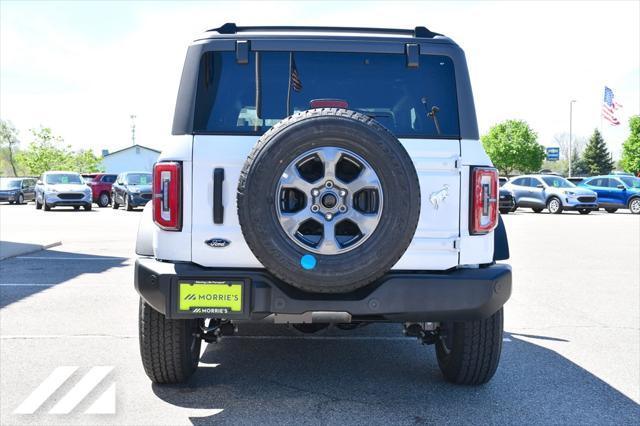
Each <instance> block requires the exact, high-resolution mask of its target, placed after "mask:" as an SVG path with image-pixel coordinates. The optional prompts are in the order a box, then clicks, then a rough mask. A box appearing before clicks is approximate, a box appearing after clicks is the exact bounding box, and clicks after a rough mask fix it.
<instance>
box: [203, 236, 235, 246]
mask: <svg viewBox="0 0 640 426" xmlns="http://www.w3.org/2000/svg"><path fill="white" fill-rule="evenodd" d="M204 243H205V244H206V245H208V246H209V247H213V248H222V247H226V246H228V245H229V244H231V241H229V240H225V239H224V238H211V239H209V240H207V241H205V242H204Z"/></svg>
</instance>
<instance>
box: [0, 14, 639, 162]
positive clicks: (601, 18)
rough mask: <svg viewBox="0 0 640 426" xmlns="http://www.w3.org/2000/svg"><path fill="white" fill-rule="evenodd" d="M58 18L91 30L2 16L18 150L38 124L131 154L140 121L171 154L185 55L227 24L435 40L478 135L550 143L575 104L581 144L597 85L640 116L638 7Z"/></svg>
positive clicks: (5, 109) (597, 99) (5, 104)
mask: <svg viewBox="0 0 640 426" xmlns="http://www.w3.org/2000/svg"><path fill="white" fill-rule="evenodd" d="M111 6H112V7H114V8H123V6H122V3H114V4H112V5H111ZM65 8H67V9H65ZM60 9H61V10H62V12H60V13H63V14H64V13H65V12H66V11H67V10H68V11H69V13H70V15H69V16H71V12H73V17H74V18H78V19H80V18H82V19H85V20H88V22H83V25H82V29H81V30H79V29H77V28H75V27H74V26H73V25H71V24H73V22H71V24H69V25H57V20H56V19H55V17H53V16H52V15H51V13H48V12H47V13H45V12H40V8H39V4H33V5H32V6H31V9H27V10H26V11H25V9H20V10H13V9H11V8H8V7H7V6H6V5H4V6H3V10H2V14H0V16H1V17H0V19H1V21H0V23H1V30H0V31H1V32H0V35H1V37H0V90H1V96H0V114H1V115H2V117H3V118H7V119H11V120H12V121H13V122H14V123H15V124H16V125H17V126H18V127H19V128H20V129H21V131H22V136H23V138H25V139H28V138H27V137H26V136H27V133H26V129H28V128H31V127H36V126H38V125H40V124H43V125H47V126H51V127H53V128H54V131H55V132H57V133H59V134H61V135H63V136H64V137H65V139H66V140H67V142H69V143H71V144H73V145H74V146H75V147H92V148H94V149H96V150H98V151H99V150H100V149H101V148H109V149H111V150H113V149H116V148H118V147H122V146H125V145H127V144H128V143H129V141H130V129H129V114H132V113H135V114H136V115H137V117H138V119H137V141H138V142H139V143H141V144H143V145H150V146H154V147H160V148H162V147H163V146H165V144H167V143H170V136H169V134H170V130H171V123H172V114H173V107H174V103H175V96H176V91H177V86H178V81H179V77H180V72H181V68H182V62H183V60H184V55H185V52H186V47H187V46H188V44H189V42H190V41H191V40H192V39H193V37H194V36H195V35H197V34H198V33H199V32H201V31H202V30H203V29H207V28H211V27H214V26H217V25H219V24H221V23H223V22H225V21H236V22H237V23H238V24H248V25H251V24H264V25H343V26H383V27H407V28H410V27H413V26H415V25H426V26H428V27H430V28H431V29H433V30H434V31H440V32H443V33H445V34H447V35H449V36H451V37H452V38H453V39H454V40H456V41H457V42H458V43H459V44H460V45H461V46H462V47H463V49H465V52H466V54H467V59H468V62H469V67H470V69H471V78H472V83H473V87H474V94H475V99H476V108H477V111H478V118H479V123H480V127H481V131H486V130H487V129H488V128H489V126H490V125H492V124H494V123H496V122H498V121H501V120H504V119H506V118H523V119H526V120H528V121H529V122H530V124H531V125H532V126H533V127H534V128H535V129H536V130H537V131H538V133H539V135H540V141H541V142H542V143H549V142H550V141H551V139H552V136H553V134H555V133H559V132H566V131H567V130H568V108H569V101H570V100H571V99H577V100H578V103H577V104H576V105H575V109H574V131H575V133H576V134H579V135H588V134H589V133H590V132H591V131H592V130H593V128H594V127H596V126H598V125H599V124H600V118H599V111H600V104H601V100H602V90H603V86H604V84H607V85H609V86H610V87H612V88H613V89H614V90H615V92H616V95H617V97H618V99H619V101H620V102H622V103H623V104H624V105H625V109H624V110H623V111H624V113H625V114H627V115H631V114H638V113H639V112H640V105H639V101H638V99H639V98H640V94H639V87H638V86H639V83H638V80H639V79H640V76H639V74H638V73H639V72H640V56H639V55H640V53H639V52H640V29H639V25H638V16H639V15H640V4H639V3H638V2H622V3H615V2H606V3H596V2H586V3H579V2H567V3H563V2H531V3H529V2H514V3H506V2H499V3H481V2H473V3H471V2H469V3H466V2H465V3H450V2H447V3H435V2H411V3H401V2H379V3H371V2H367V3H365V2H353V3H347V2H323V3H312V2H291V3H284V2H245V3H204V2H196V3H187V4H185V3H167V2H160V3H151V2H149V3H147V2H143V3H138V4H134V5H133V6H132V7H127V8H126V9H125V8H123V11H122V13H123V14H126V16H123V17H122V23H120V22H119V20H118V21H114V18H113V15H114V14H108V15H109V16H108V17H106V18H102V17H101V16H100V14H98V13H94V14H91V13H84V14H82V13H79V12H78V11H77V8H75V9H74V4H73V3H67V4H61V5H60ZM85 9H90V4H89V6H87V5H85ZM101 19H109V20H111V21H110V22H114V26H116V25H115V24H116V23H120V25H118V26H117V29H116V30H113V31H112V32H111V33H108V34H106V33H105V34H104V36H102V37H96V35H95V34H91V33H90V31H91V30H90V28H92V25H89V24H90V23H92V22H95V23H96V25H97V24H99V23H100V24H102V25H100V26H99V27H100V28H104V27H105V25H104V22H101V21H100V20H101ZM69 21H73V20H72V19H71V18H69V19H68V20H67V22H69ZM107 27H108V26H107ZM83 31H84V32H83ZM626 134H627V129H626V126H620V128H617V129H610V128H608V127H607V128H606V130H605V136H606V137H607V138H608V141H609V143H610V146H611V147H612V149H613V151H614V153H617V152H618V151H619V146H620V143H621V142H622V141H623V140H624V138H625V137H626Z"/></svg>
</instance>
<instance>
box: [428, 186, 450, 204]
mask: <svg viewBox="0 0 640 426" xmlns="http://www.w3.org/2000/svg"><path fill="white" fill-rule="evenodd" d="M448 196H449V185H444V186H443V187H442V189H441V190H440V191H436V192H432V193H431V195H430V196H429V201H431V204H433V208H435V209H436V210H438V207H439V206H440V203H444V200H445V199H446V198H447V197H448Z"/></svg>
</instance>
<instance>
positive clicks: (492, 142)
mask: <svg viewBox="0 0 640 426" xmlns="http://www.w3.org/2000/svg"><path fill="white" fill-rule="evenodd" d="M482 145H483V146H484V149H485V151H486V152H487V154H488V155H489V158H491V161H492V162H493V164H494V166H496V168H497V169H498V170H499V171H500V173H502V174H503V175H505V176H508V175H510V174H511V172H513V171H514V170H518V171H520V172H523V173H531V172H534V171H537V170H540V167H541V166H542V162H543V161H544V159H545V150H544V147H543V146H542V145H540V144H539V143H538V135H537V134H536V132H534V131H533V130H532V129H531V127H529V125H528V124H527V122H525V121H523V120H507V121H504V122H502V123H500V124H496V125H495V126H493V127H492V128H491V129H490V130H489V133H487V134H486V135H484V136H482Z"/></svg>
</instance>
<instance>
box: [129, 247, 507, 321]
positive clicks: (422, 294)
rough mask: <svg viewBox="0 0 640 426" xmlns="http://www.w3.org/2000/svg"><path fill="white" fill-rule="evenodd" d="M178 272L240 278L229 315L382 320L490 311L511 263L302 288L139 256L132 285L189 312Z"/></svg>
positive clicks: (157, 305)
mask: <svg viewBox="0 0 640 426" xmlns="http://www.w3.org/2000/svg"><path fill="white" fill-rule="evenodd" d="M179 278H182V279H201V280H204V279H206V280H229V279H235V280H243V281H244V282H245V283H246V287H247V293H246V297H245V303H246V306H245V309H244V312H243V314H235V315H224V317H225V318H230V319H245V320H253V319H256V320H257V319H261V318H264V317H266V316H267V315H269V314H272V313H279V314H302V313H304V312H313V311H335V312H349V313H350V314H351V315H352V317H353V318H354V319H357V318H358V317H361V318H372V317H375V318H378V319H381V320H388V321H443V320H460V321H464V320H474V319H481V318H486V317H489V316H491V315H492V314H493V313H495V312H496V311H497V310H498V309H500V307H502V306H503V305H504V304H505V303H506V301H507V300H508V299H509V297H510V296H511V267H510V266H508V265H504V264H493V265H491V266H487V267H482V268H475V269H456V270H451V271H447V272H441V273H439V272H420V273H418V272H395V271H392V272H389V273H388V274H386V275H385V276H384V277H382V278H381V279H380V280H378V281H377V282H375V283H373V284H371V285H370V286H368V287H365V288H362V289H359V290H357V291H355V292H353V293H345V294H321V293H305V292H301V291H299V290H297V289H294V288H292V287H291V286H288V285H286V284H284V283H282V282H281V281H279V280H278V279H276V278H275V277H273V276H272V275H271V274H269V273H268V272H266V271H265V270H264V269H226V268H203V267H200V266H198V265H195V264H191V263H168V262H161V261H157V260H155V259H152V258H139V259H138V260H137V261H136V266H135V281H134V282H135V288H136V290H137V291H138V293H139V294H140V296H141V297H142V298H143V299H144V300H145V301H146V302H147V303H148V304H149V305H151V306H152V307H153V308H154V309H156V310H157V311H159V312H161V313H162V314H165V315H166V316H167V317H169V318H195V317H198V316H197V315H193V314H178V313H176V312H175V311H176V309H175V308H174V306H173V305H175V300H173V298H174V297H175V295H174V294H173V290H172V289H174V288H175V286H176V285H177V281H178V279H179Z"/></svg>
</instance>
